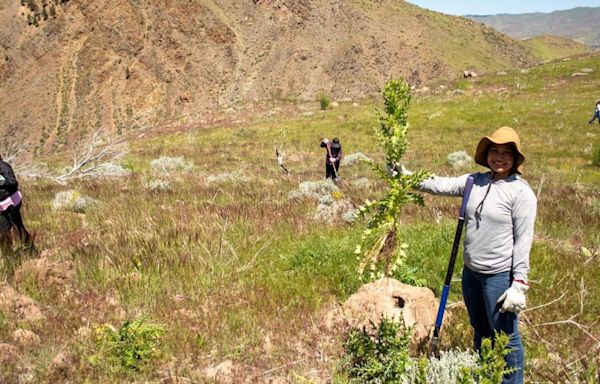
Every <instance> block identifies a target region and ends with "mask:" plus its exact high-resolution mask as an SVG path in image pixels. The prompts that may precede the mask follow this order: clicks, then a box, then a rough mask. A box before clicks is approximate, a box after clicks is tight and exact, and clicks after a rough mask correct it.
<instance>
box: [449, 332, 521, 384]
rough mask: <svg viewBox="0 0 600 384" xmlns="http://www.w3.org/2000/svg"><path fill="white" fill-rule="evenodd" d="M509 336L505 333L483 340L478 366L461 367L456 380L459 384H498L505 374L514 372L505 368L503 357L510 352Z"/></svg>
mask: <svg viewBox="0 0 600 384" xmlns="http://www.w3.org/2000/svg"><path fill="white" fill-rule="evenodd" d="M508 342H509V336H508V335H506V334H505V333H501V334H498V335H496V337H495V338H494V341H493V342H492V339H483V341H482V342H481V351H480V352H479V361H478V364H477V365H476V366H474V367H463V369H462V375H461V376H459V378H458V383H459V384H475V383H477V384H500V383H502V377H503V376H504V375H505V374H509V373H511V372H514V369H509V368H507V367H506V361H505V360H504V357H505V356H506V355H508V354H509V353H510V352H511V350H510V349H509V348H507V346H508Z"/></svg>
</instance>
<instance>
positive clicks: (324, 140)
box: [321, 138, 329, 144]
mask: <svg viewBox="0 0 600 384" xmlns="http://www.w3.org/2000/svg"><path fill="white" fill-rule="evenodd" d="M321 143H323V144H327V143H329V139H328V138H324V139H323V141H321Z"/></svg>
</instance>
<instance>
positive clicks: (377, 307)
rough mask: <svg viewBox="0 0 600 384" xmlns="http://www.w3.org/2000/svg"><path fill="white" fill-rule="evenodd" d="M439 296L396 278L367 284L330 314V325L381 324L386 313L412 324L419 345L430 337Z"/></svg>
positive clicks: (327, 317) (406, 323)
mask: <svg viewBox="0 0 600 384" xmlns="http://www.w3.org/2000/svg"><path fill="white" fill-rule="evenodd" d="M437 306H438V303H437V300H436V299H435V295H434V294H433V292H432V291H431V290H430V289H428V288H421V287H413V286H411V285H406V284H403V283H401V282H399V281H397V280H394V279H388V278H385V279H381V280H377V281H375V282H373V283H369V284H365V285H363V286H362V287H360V288H359V290H358V291H357V292H356V293H355V294H353V295H352V296H350V297H349V298H348V300H346V302H345V303H343V305H342V306H341V307H340V308H338V309H334V310H333V311H332V312H330V313H329V314H328V315H327V316H326V324H328V328H330V329H333V328H337V329H340V328H342V329H350V328H362V327H363V326H369V324H370V323H371V322H372V323H374V324H379V322H380V321H381V318H382V317H386V318H388V319H392V320H394V321H398V322H399V321H403V322H404V325H406V326H408V327H412V328H413V330H412V338H411V345H412V346H413V347H414V348H419V347H420V346H422V345H424V344H425V343H426V342H427V341H428V340H429V335H430V332H431V330H432V329H433V326H434V325H435V317H436V314H437Z"/></svg>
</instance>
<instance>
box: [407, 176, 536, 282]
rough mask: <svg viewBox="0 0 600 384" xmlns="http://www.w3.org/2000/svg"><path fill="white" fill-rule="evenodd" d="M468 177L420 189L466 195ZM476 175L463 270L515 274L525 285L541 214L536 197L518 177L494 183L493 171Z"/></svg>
mask: <svg viewBox="0 0 600 384" xmlns="http://www.w3.org/2000/svg"><path fill="white" fill-rule="evenodd" d="M468 176H469V175H468V174H467V175H462V176H459V177H437V176H434V177H431V178H429V179H427V180H425V181H424V182H423V183H422V184H421V186H420V187H419V190H421V191H424V192H428V193H432V194H434V195H444V196H462V195H463V192H464V189H465V183H466V181H467V177H468ZM472 176H473V178H474V179H475V180H474V184H473V189H472V191H471V196H470V198H469V201H468V203H467V210H466V214H465V226H466V236H465V240H464V262H465V265H466V266H467V267H468V268H469V269H471V270H472V271H475V272H479V273H485V274H495V273H500V272H506V271H511V270H512V272H513V276H514V279H515V280H523V281H525V282H526V281H527V274H528V272H529V251H530V249H531V243H532V240H533V228H534V222H535V215H536V210H537V199H536V197H535V194H534V193H533V191H532V190H531V187H530V186H529V184H528V183H527V182H526V181H525V180H523V179H522V178H521V177H519V176H518V175H516V174H515V175H512V176H510V177H508V178H506V179H501V180H492V179H491V173H489V172H488V173H475V174H473V175H472ZM488 188H489V191H488ZM486 195H487V196H486ZM482 202H483V203H482Z"/></svg>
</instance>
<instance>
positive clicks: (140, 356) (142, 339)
mask: <svg viewBox="0 0 600 384" xmlns="http://www.w3.org/2000/svg"><path fill="white" fill-rule="evenodd" d="M164 332H165V329H164V327H163V326H162V325H157V324H151V323H147V322H146V320H145V319H143V318H140V319H137V320H134V321H129V320H127V321H125V322H123V324H121V326H120V327H119V329H115V328H113V327H112V326H110V325H108V324H105V325H102V326H100V327H98V328H97V329H96V346H97V347H98V349H99V351H98V353H97V354H95V355H93V356H91V357H90V362H91V363H92V364H93V365H96V366H98V365H103V364H106V365H107V366H109V367H113V368H114V367H116V368H117V369H120V370H123V371H137V370H140V369H141V368H143V367H144V365H145V364H147V363H148V362H149V361H151V360H153V359H154V358H156V357H158V346H159V345H160V343H159V341H160V337H161V336H162V335H163V334H164Z"/></svg>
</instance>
